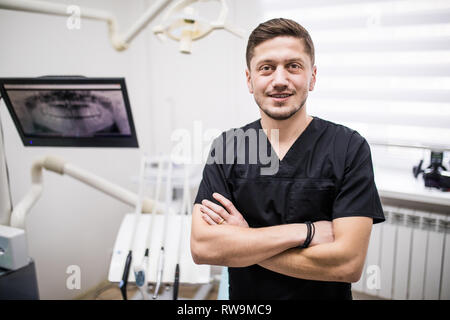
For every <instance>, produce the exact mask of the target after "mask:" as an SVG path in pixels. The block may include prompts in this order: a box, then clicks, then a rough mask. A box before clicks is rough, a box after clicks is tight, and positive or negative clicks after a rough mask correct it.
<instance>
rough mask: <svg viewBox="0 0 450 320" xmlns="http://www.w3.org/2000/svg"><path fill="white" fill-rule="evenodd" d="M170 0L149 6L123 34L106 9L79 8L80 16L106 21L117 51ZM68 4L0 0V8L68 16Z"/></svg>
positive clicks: (127, 44) (122, 48)
mask: <svg viewBox="0 0 450 320" xmlns="http://www.w3.org/2000/svg"><path fill="white" fill-rule="evenodd" d="M171 1H172V0H159V1H157V2H155V3H154V4H153V5H152V6H150V7H149V8H148V9H147V11H146V12H144V14H142V16H141V17H140V18H139V19H138V20H137V21H136V22H135V23H134V24H133V25H132V26H131V28H130V29H129V30H128V32H126V33H125V34H124V35H120V34H119V33H118V26H117V19H116V17H115V16H114V15H113V14H111V13H110V12H108V11H104V10H99V9H92V8H85V7H81V8H80V18H84V19H91V20H101V21H106V22H107V23H108V28H109V37H110V40H111V44H112V46H113V47H114V49H116V50H117V51H122V50H125V49H127V48H128V46H129V44H130V42H131V41H132V40H133V39H134V38H135V37H136V36H137V35H138V34H139V33H140V32H141V31H142V30H143V29H144V28H145V27H146V26H147V25H148V24H149V23H150V22H151V21H152V20H153V19H154V18H155V17H156V16H157V15H158V14H159V13H160V12H161V11H162V10H164V8H165V7H166V6H167V5H168V4H169V3H170V2H171ZM67 8H68V5H66V4H57V3H50V2H47V1H39V0H0V9H8V10H17V11H26V12H34V13H45V14H52V15H58V16H64V17H67V16H68V12H67Z"/></svg>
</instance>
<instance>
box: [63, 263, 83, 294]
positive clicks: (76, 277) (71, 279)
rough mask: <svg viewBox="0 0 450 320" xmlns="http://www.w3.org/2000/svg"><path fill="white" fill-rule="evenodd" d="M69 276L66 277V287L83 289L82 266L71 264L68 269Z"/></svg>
mask: <svg viewBox="0 0 450 320" xmlns="http://www.w3.org/2000/svg"><path fill="white" fill-rule="evenodd" d="M66 273H67V274H69V276H68V277H67V279H66V288H67V289H69V290H74V289H76V290H79V289H81V268H80V267H79V266H77V265H70V266H68V267H67V269H66Z"/></svg>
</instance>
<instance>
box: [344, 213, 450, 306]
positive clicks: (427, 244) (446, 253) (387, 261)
mask: <svg viewBox="0 0 450 320" xmlns="http://www.w3.org/2000/svg"><path fill="white" fill-rule="evenodd" d="M383 209H384V213H385V217H386V221H385V222H384V223H381V224H376V225H374V226H373V228H372V234H371V237H370V243H369V249H368V251H367V257H366V261H365V266H364V271H363V274H362V276H361V279H360V280H359V281H358V282H357V283H354V284H353V285H352V289H353V290H354V291H358V292H363V293H366V294H369V295H373V296H377V297H381V298H385V299H396V300H400V299H401V300H422V299H433V300H450V237H449V236H448V234H449V229H450V219H449V215H445V214H435V213H430V212H423V211H416V210H409V209H405V208H396V207H389V206H384V207H383Z"/></svg>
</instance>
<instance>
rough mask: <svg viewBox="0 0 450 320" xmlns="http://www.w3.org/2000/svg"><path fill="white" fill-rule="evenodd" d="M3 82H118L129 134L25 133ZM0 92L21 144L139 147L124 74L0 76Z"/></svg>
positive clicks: (31, 145)
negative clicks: (112, 76)
mask: <svg viewBox="0 0 450 320" xmlns="http://www.w3.org/2000/svg"><path fill="white" fill-rule="evenodd" d="M6 84H21V85H36V84H62V85H70V84H74V85H79V84H99V85H103V84H120V88H121V91H122V96H123V99H124V104H125V109H126V113H127V117H128V121H129V124H130V131H131V134H130V135H129V136H124V137H78V138H73V137H42V136H37V137H35V136H30V135H26V134H25V133H24V131H23V128H22V125H21V123H20V121H19V118H18V116H17V114H16V112H15V110H14V108H13V106H12V104H11V101H10V100H9V96H8V94H7V92H6V89H5V85H6ZM0 93H1V97H2V98H3V101H4V102H5V105H6V107H7V108H8V110H9V114H10V115H11V118H12V119H13V122H14V125H15V126H16V129H17V131H18V133H19V136H20V138H21V140H22V143H23V145H24V146H25V147H94V148H97V147H107V148H139V144H138V139H137V135H136V129H135V126H134V120H133V114H132V112H131V106H130V101H129V98H128V91H127V87H126V83H125V78H120V77H118V78H100V77H97V78H88V77H83V76H47V77H39V78H0Z"/></svg>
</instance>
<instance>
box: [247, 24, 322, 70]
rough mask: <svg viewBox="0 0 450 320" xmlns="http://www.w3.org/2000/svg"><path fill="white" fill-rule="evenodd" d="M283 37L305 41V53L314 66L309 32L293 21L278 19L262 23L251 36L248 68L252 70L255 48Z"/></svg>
mask: <svg viewBox="0 0 450 320" xmlns="http://www.w3.org/2000/svg"><path fill="white" fill-rule="evenodd" d="M283 36H284V37H295V38H298V39H303V42H304V44H305V51H306V53H307V54H308V55H309V57H310V58H311V63H312V65H314V44H313V42H312V39H311V36H310V35H309V33H308V31H307V30H306V29H305V28H303V27H302V26H301V25H300V24H298V23H297V22H295V21H293V20H290V19H285V18H277V19H271V20H268V21H266V22H263V23H261V24H260V25H258V26H257V27H256V29H255V30H253V31H252V33H251V34H250V37H249V38H248V43H247V52H246V54H245V56H246V60H247V68H248V69H249V70H250V60H251V59H252V58H253V55H254V51H255V47H257V46H258V45H259V44H261V43H262V42H264V41H267V40H271V39H273V38H276V37H283Z"/></svg>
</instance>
